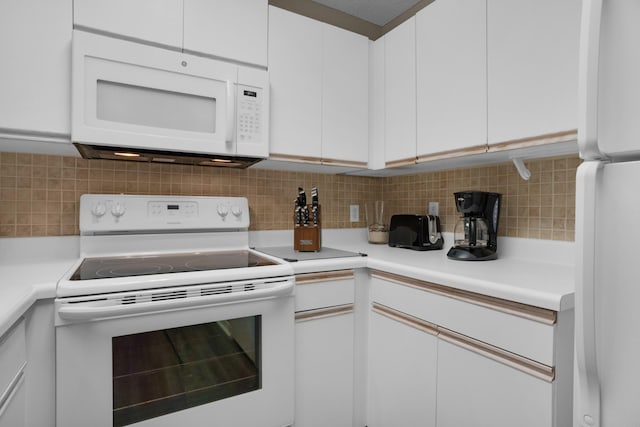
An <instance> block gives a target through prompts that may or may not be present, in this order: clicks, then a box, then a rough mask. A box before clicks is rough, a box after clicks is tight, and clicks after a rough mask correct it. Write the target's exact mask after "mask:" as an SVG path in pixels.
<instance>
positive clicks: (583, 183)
mask: <svg viewBox="0 0 640 427" xmlns="http://www.w3.org/2000/svg"><path fill="white" fill-rule="evenodd" d="M603 165H604V163H602V162H597V161H585V162H584V163H582V164H581V165H580V166H579V167H578V172H577V179H576V242H575V243H576V248H577V254H576V255H577V256H576V279H575V280H576V289H575V321H576V323H575V357H576V385H577V387H576V389H575V390H574V393H575V396H574V400H575V405H574V417H573V419H574V420H573V422H574V427H599V426H600V380H599V377H598V366H597V358H596V330H595V326H596V324H595V290H596V283H595V282H596V280H595V270H594V264H595V247H596V246H595V238H596V232H595V223H596V220H597V218H596V203H597V183H598V176H599V174H600V173H601V168H602V166H603Z"/></svg>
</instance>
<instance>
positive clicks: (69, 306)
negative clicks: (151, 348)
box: [57, 279, 294, 321]
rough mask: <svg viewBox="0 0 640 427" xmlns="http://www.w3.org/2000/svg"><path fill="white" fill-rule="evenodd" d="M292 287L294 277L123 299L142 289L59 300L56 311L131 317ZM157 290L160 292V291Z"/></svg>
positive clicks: (69, 315)
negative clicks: (241, 288) (244, 287)
mask: <svg viewBox="0 0 640 427" xmlns="http://www.w3.org/2000/svg"><path fill="white" fill-rule="evenodd" d="M293 287H294V281H293V280H292V279H291V280H286V281H282V282H278V283H275V284H272V285H271V286H269V287H268V288H264V289H256V290H252V291H249V292H231V293H225V294H216V295H206V294H205V295H203V294H202V292H200V290H199V289H188V290H187V292H188V293H187V296H186V297H185V296H178V297H176V298H173V299H163V300H156V301H154V300H151V301H147V302H135V303H131V302H124V301H131V299H130V298H131V297H133V296H135V297H138V296H139V295H140V292H138V293H127V294H123V295H117V296H114V297H109V296H108V297H106V298H103V299H99V300H93V301H86V302H77V301H76V302H71V301H70V302H60V303H59V305H58V310H57V312H58V316H59V317H60V318H61V319H64V320H75V321H78V320H92V319H100V318H105V317H121V316H131V315H136V314H148V313H153V312H160V311H168V310H176V309H186V308H197V307H205V306H212V305H218V304H229V303H240V302H250V301H255V300H261V299H267V298H277V297H286V296H289V295H292V291H293ZM180 291H185V288H166V289H163V290H161V291H160V292H162V293H163V294H164V295H166V294H169V293H171V292H180ZM155 292H158V290H156V291H155ZM178 295H180V294H178ZM128 298H129V299H128Z"/></svg>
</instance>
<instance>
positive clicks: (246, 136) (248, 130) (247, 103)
mask: <svg viewBox="0 0 640 427" xmlns="http://www.w3.org/2000/svg"><path fill="white" fill-rule="evenodd" d="M262 98H263V95H262V89H259V88H255V87H252V86H243V85H238V125H237V126H238V129H237V133H238V141H239V142H255V143H260V142H262V141H261V139H262Z"/></svg>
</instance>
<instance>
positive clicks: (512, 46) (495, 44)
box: [487, 0, 581, 144]
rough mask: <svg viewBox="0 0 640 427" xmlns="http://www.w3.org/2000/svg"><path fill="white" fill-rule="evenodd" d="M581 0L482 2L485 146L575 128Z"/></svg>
mask: <svg viewBox="0 0 640 427" xmlns="http://www.w3.org/2000/svg"><path fill="white" fill-rule="evenodd" d="M580 7H581V2H580V0H563V1H555V0H540V1H533V2H532V1H527V0H487V49H488V64H487V65H488V80H489V88H488V131H489V137H488V139H489V144H492V143H497V142H505V141H512V140H514V139H520V138H525V137H535V136H540V135H546V134H550V133H556V132H562V131H570V130H574V129H576V128H577V116H578V113H577V105H578V97H577V93H578V50H579V38H580V34H579V33H580Z"/></svg>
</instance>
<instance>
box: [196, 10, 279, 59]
mask: <svg viewBox="0 0 640 427" xmlns="http://www.w3.org/2000/svg"><path fill="white" fill-rule="evenodd" d="M267 15H268V4H267V0H242V1H238V0H184V49H185V50H189V51H195V52H202V53H207V54H210V55H214V56H219V57H222V58H230V59H235V60H237V61H242V62H247V63H249V64H257V65H262V66H266V65H267V23H268V16H267Z"/></svg>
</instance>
